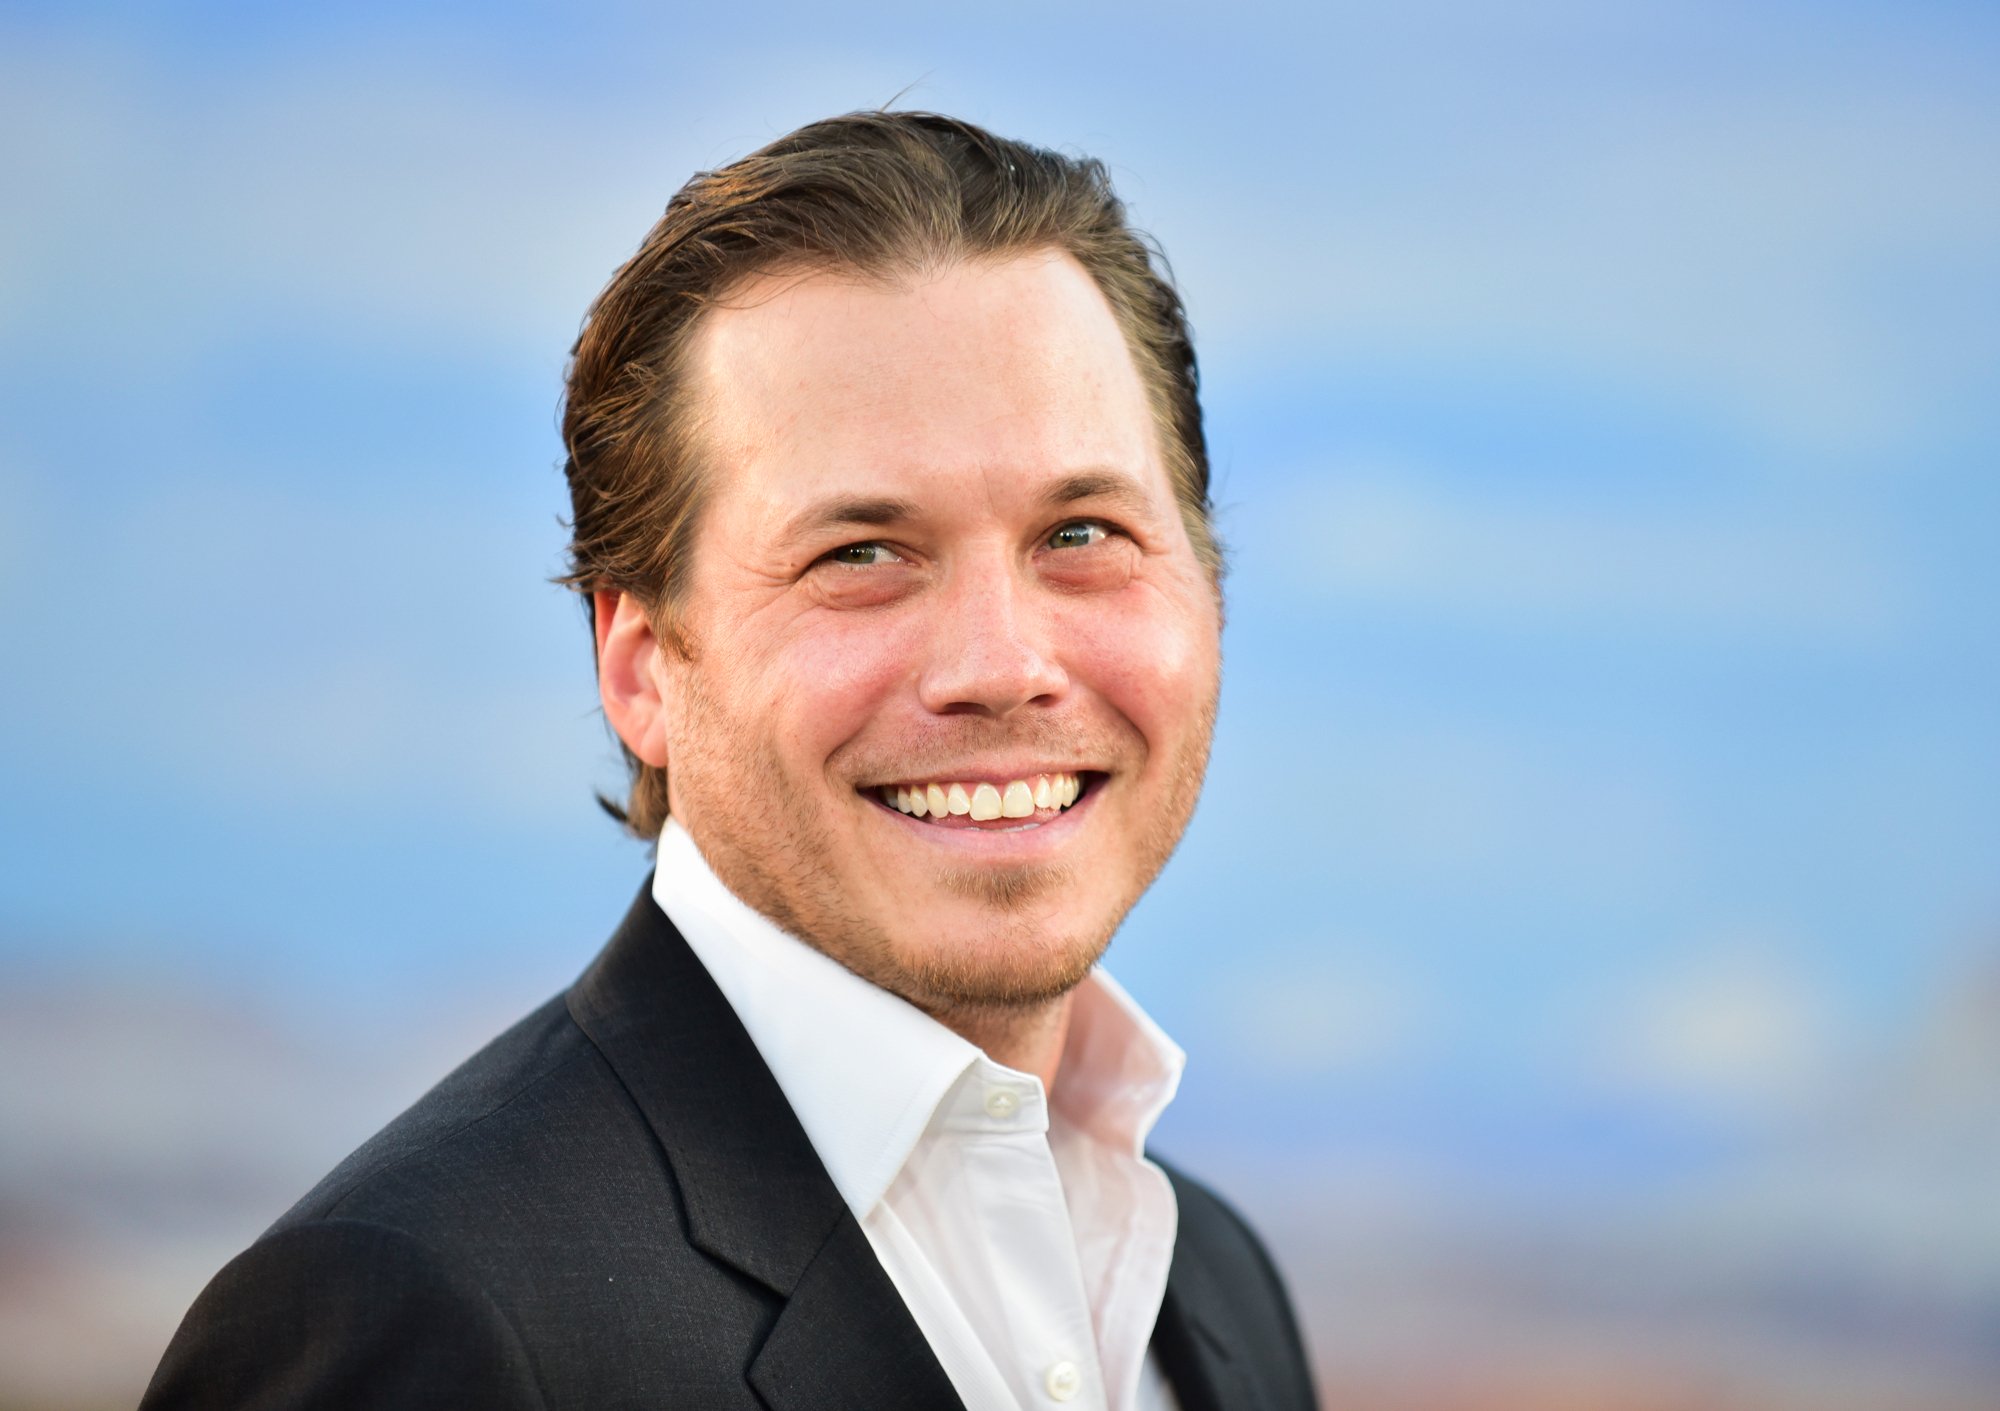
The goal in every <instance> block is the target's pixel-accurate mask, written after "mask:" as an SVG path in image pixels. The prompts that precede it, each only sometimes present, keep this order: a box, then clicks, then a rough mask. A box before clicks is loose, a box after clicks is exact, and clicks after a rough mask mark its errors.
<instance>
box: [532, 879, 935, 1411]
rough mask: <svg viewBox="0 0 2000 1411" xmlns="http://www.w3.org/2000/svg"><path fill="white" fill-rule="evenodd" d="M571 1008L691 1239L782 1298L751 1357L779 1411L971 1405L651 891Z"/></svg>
mask: <svg viewBox="0 0 2000 1411" xmlns="http://www.w3.org/2000/svg"><path fill="white" fill-rule="evenodd" d="M568 1002H569V1011H570V1015H571V1017H572V1018H574V1019H575V1020H576V1022H577V1024H578V1026H579V1027H581V1028H582V1029H583V1031H584V1033H585V1034H587V1035H588V1036H589V1037H590V1039H591V1041H592V1042H593V1043H594V1044H595V1045H596V1046H597V1048H598V1051H599V1052H600V1053H602V1054H603V1055H604V1058H605V1061H606V1062H607V1063H609V1064H610V1065H611V1067H612V1069H613V1071H615V1072H616V1073H617V1074H618V1076H619V1079H620V1080H621V1081H622V1082H623V1083H624V1084H625V1087H626V1089H627V1091H629V1092H630V1093H631V1094H632V1099H633V1101H634V1102H635V1103H637V1104H638V1107H639V1109H640V1111H641V1112H642V1113H644V1115H645V1117H646V1120H647V1122H648V1123H650V1124H651V1126H652V1128H653V1132H654V1135H655V1136H656V1137H657V1138H658V1139H659V1142H660V1145H661V1146H662V1147H663V1148H664V1149H665V1150H666V1153H667V1157H668V1161H669V1163H670V1164H671V1166H672V1168H673V1172H674V1177H675V1179H676V1180H677V1181H678V1182H679V1185H680V1194H681V1201H682V1204H683V1206H684V1207H685V1209H686V1211H687V1220H688V1238H689V1240H690V1241H691V1242H692V1243H693V1244H694V1245H695V1246H696V1247H697V1248H699V1249H701V1250H702V1251H703V1252H705V1253H707V1254H709V1255H710V1256H712V1257H713V1258H716V1259H719V1260H721V1261H723V1262H724V1263H726V1264H729V1265H730V1266H732V1267H733V1268H735V1269H738V1270H740V1271H741V1272H742V1273H744V1274H746V1275H748V1276H749V1277H750V1278H752V1279H755V1280H756V1281H757V1282H758V1283H760V1284H762V1285H764V1286H765V1287H766V1288H768V1289H770V1290H771V1292H772V1293H774V1294H776V1295H777V1296H778V1297H779V1298H781V1299H783V1300H784V1301H785V1305H784V1307H783V1309H782V1310H781V1311H780V1313H779V1315H778V1318H777V1320H776V1321H775V1322H774V1323H773V1325H772V1327H771V1330H770V1332H769V1333H768V1334H767V1336H766V1337H765V1340H764V1343H763V1345H762V1347H761V1348H759V1349H758V1350H757V1351H756V1353H755V1354H754V1356H753V1357H752V1359H751V1365H750V1367H749V1369H748V1371H749V1375H750V1381H751V1385H752V1386H753V1387H755V1388H756V1390H757V1393H758V1394H759V1395H760V1396H762V1397H763V1398H764V1400H765V1401H766V1403H767V1404H768V1405H770V1406H771V1408H772V1411H805V1408H809V1407H826V1408H844V1407H853V1408H856V1409H857V1411H859V1408H862V1407H875V1408H894V1407H909V1408H912V1411H919V1408H921V1411H933V1409H934V1408H942V1407H956V1406H959V1405H960V1402H959V1400H958V1396H957V1393H956V1392H954V1391H953V1389H952V1386H951V1382H950V1380H949V1379H948V1378H947V1377H946V1376H945V1374H944V1370H943V1368H942V1367H940V1366H939V1365H938V1361H937V1357H936V1355H935V1354H934V1353H933V1352H932V1351H931V1349H930V1344H929V1343H927V1342H926V1341H925V1340H924V1336H923V1333H922V1332H921V1331H920V1330H919V1329H918V1327H917V1325H916V1321H915V1320H914V1319H913V1318H911V1316H910V1312H909V1309H908V1308H906V1307H905V1306H904V1304H903V1301H902V1298H901V1296H900V1295H898V1294H897V1292H896V1287H895V1285H894V1284H893V1283H891V1282H890V1280H889V1276H888V1275H887V1274H886V1273H885V1272H883V1269H882V1265H881V1262H880V1261H879V1260H877V1259H876V1257H875V1252H874V1250H873V1249H871V1248H870V1247H869V1244H868V1239H867V1236H866V1235H864V1234H863V1233H862V1232H861V1226H860V1225H859V1224H857V1223H856V1222H855V1219H854V1216H853V1213H852V1212H851V1211H849V1210H848V1208H847V1205H846V1203H845V1202H844V1201H843V1200H842V1199H841V1197H840V1192H839V1191H838V1190H837V1189H835V1187H834V1184H833V1181H832V1180H831V1178H829V1177H828V1176H827V1174H826V1168H825V1166H824V1165H822V1164H821V1162H820V1159H819V1155H818V1153H817V1152H815V1151H814V1150H813V1147H812V1143H811V1142H810V1141H809V1140H808V1139H807V1137H806V1134H805V1129H804V1128H803V1127H801V1126H800V1125H799V1120H798V1118H797V1116H796V1115H794V1114H793V1112H792V1109H791V1105H790V1104H789V1103H788V1102H786V1101H785V1095H784V1091H783V1090H782V1089H781V1088H779V1086H778V1082H777V1079H775V1078H773V1077H772V1076H771V1070H770V1069H769V1068H768V1067H767V1066H766V1065H765V1063H764V1060H763V1058H762V1056H761V1055H760V1054H759V1053H758V1052H757V1047H756V1045H755V1044H753V1043H752V1042H751V1041H750V1036H749V1034H747V1033H746V1032H745V1031H744V1028H743V1025H742V1023H741V1022H740V1021H739V1020H738V1019H737V1017H736V1012H735V1011H734V1010H732V1009H731V1008H730V1007H729V1002H728V1001H727V1000H725V999H724V998H723V996H722V992H721V991H720V990H719V989H717V988H716V985H715V981H714V980H713V979H711V978H710V976H709V973H708V971H707V970H706V969H705V968H704V967H703V966H702V964H701V961H700V960H699V959H698V958H697V957H696V956H695V954H694V952H693V951H692V950H690V949H689V948H688V945H687V942H685V941H683V940H682V939H681V937H680V933H679V932H678V931H676V930H675V929H674V927H673V923H672V922H670V921H669V920H668V919H667V917H666V915H665V914H664V913H663V912H662V911H661V910H660V908H659V907H658V905H657V904H655V903H654V901H653V897H652V881H651V879H650V878H648V879H647V883H646V885H645V886H644V887H642V888H641V889H640V892H639V897H638V899H637V900H636V901H635V902H634V903H633V904H632V909H631V910H630V911H629V912H628V913H627V914H626V917H625V920H624V922H623V923H622V924H621V925H620V926H619V928H618V931H617V933H616V934H615V935H614V936H613V937H612V938H611V943H610V944H609V945H608V946H606V947H605V949H604V951H603V953H602V954H600V955H599V956H598V958H597V960H596V961H595V962H594V963H593V964H592V965H591V967H590V969H589V970H587V971H585V972H584V975H583V978H581V979H580V980H578V981H577V983H576V984H575V985H574V986H572V987H571V989H570V992H569V996H568Z"/></svg>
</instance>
